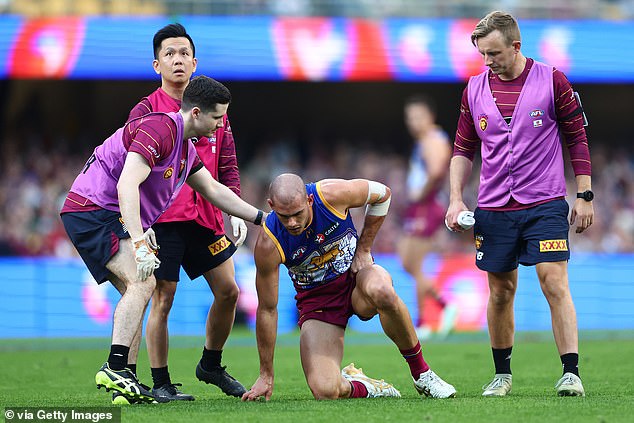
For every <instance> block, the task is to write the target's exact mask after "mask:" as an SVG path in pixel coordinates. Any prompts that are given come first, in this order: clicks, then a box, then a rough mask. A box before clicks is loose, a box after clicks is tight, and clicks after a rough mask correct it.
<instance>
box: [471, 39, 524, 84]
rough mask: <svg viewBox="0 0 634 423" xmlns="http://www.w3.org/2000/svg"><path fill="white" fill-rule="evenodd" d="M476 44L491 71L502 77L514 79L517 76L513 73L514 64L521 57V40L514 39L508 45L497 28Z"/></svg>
mask: <svg viewBox="0 0 634 423" xmlns="http://www.w3.org/2000/svg"><path fill="white" fill-rule="evenodd" d="M476 44H477V46H478V51H479V52H480V54H481V55H482V57H483V59H484V65H485V66H488V67H489V69H491V72H493V73H494V74H496V75H499V76H500V77H501V78H502V79H512V78H513V77H516V76H517V75H514V74H513V71H514V68H513V66H514V65H515V64H516V61H517V59H518V57H519V56H518V53H519V51H520V45H521V43H520V42H519V41H513V42H512V43H511V45H507V42H506V40H505V39H504V36H503V35H502V33H501V32H500V31H498V30H495V31H493V32H491V33H490V34H489V35H487V36H486V37H481V38H478V39H477V40H476Z"/></svg>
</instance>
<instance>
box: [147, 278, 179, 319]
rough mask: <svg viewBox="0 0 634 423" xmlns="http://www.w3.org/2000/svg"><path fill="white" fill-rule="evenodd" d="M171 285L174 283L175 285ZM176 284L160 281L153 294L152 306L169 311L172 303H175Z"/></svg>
mask: <svg viewBox="0 0 634 423" xmlns="http://www.w3.org/2000/svg"><path fill="white" fill-rule="evenodd" d="M171 285H174V287H173V286H171ZM175 285H176V284H175V283H171V284H170V285H166V284H164V283H160V282H159V283H158V284H157V285H156V289H155V290H154V294H153V295H152V308H155V309H156V308H158V309H160V310H165V311H168V312H169V310H170V309H171V308H172V304H173V303H174V296H175V295H176V289H175Z"/></svg>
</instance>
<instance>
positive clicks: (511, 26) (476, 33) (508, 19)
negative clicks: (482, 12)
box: [471, 10, 522, 46]
mask: <svg viewBox="0 0 634 423" xmlns="http://www.w3.org/2000/svg"><path fill="white" fill-rule="evenodd" d="M495 30H498V31H500V32H501V33H502V35H503V36H504V39H505V40H506V42H507V45H509V46H510V45H511V43H512V42H513V41H522V37H521V35H520V27H519V25H518V24H517V21H516V20H515V18H514V17H513V16H512V15H511V14H509V13H506V12H500V11H499V10H496V11H494V12H491V13H489V14H488V15H486V16H485V17H484V18H482V19H481V20H480V22H478V24H477V25H476V27H475V29H474V30H473V32H472V33H471V43H472V44H473V45H474V46H475V45H476V40H477V39H478V38H482V37H486V36H487V35H489V34H490V33H492V32H493V31H495Z"/></svg>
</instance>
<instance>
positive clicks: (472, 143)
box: [446, 11, 594, 396]
mask: <svg viewBox="0 0 634 423" xmlns="http://www.w3.org/2000/svg"><path fill="white" fill-rule="evenodd" d="M471 41H472V43H473V44H474V46H476V48H477V49H478V51H479V52H480V54H482V57H483V60H484V64H485V65H486V66H487V67H488V68H489V69H488V70H487V71H485V72H483V73H481V74H479V75H476V76H474V77H471V78H470V79H469V83H468V85H467V87H466V89H465V90H464V92H463V96H462V101H461V105H460V118H459V121H458V130H457V133H456V138H455V143H454V154H453V158H452V160H451V165H450V184H451V191H450V203H449V208H448V210H447V214H446V220H447V225H448V227H449V228H450V229H452V230H454V231H462V230H463V229H462V228H461V227H460V225H459V224H458V222H457V219H458V214H459V213H460V212H461V211H463V210H467V207H466V206H465V204H464V202H463V200H462V192H463V189H464V186H465V184H466V182H467V180H468V178H469V175H470V174H471V170H472V161H473V158H474V155H475V152H476V150H477V149H478V148H480V151H481V155H482V169H481V174H480V188H479V192H478V207H477V209H476V210H475V227H474V236H475V245H476V264H477V266H478V268H480V269H482V270H484V271H486V272H487V275H488V281H489V290H490V295H489V302H488V306H487V321H488V328H489V336H490V340H491V348H492V352H493V361H494V364H495V376H494V378H493V380H492V381H491V382H490V383H489V384H488V385H487V386H486V387H485V388H484V392H483V394H482V395H483V396H505V395H507V394H508V393H510V392H511V386H512V376H511V352H512V349H513V341H514V333H515V323H514V314H513V300H514V298H515V292H516V290H517V277H518V274H517V268H518V265H519V264H523V265H525V266H535V269H536V271H537V277H538V279H539V282H540V286H541V289H542V292H543V293H544V296H545V297H546V299H547V300H548V304H549V306H550V313H551V318H552V327H553V334H554V337H555V343H556V344H557V349H558V351H559V355H560V359H561V363H562V365H563V375H562V377H561V378H560V379H559V381H558V382H557V384H556V385H555V389H556V392H557V395H559V396H584V395H585V391H584V388H583V385H582V383H581V379H580V377H579V369H578V361H579V349H578V332H577V318H576V312H575V307H574V304H573V301H572V296H571V294H570V288H569V286H568V259H569V258H570V251H569V247H568V231H569V227H570V225H573V224H575V223H576V224H577V227H576V232H577V233H581V232H583V231H584V230H586V229H587V228H588V227H589V226H590V225H591V224H592V221H593V219H594V210H593V207H592V200H593V198H594V194H593V193H592V191H591V163H590V153H589V149H588V142H587V137H586V132H585V129H584V121H585V119H584V114H583V109H582V108H581V103H580V101H579V100H578V98H577V96H576V93H575V92H574V91H573V89H572V87H571V85H570V82H568V79H567V78H566V76H565V75H564V74H563V73H562V72H561V71H559V70H557V69H556V68H554V67H552V66H549V65H546V64H543V63H540V62H537V61H535V60H533V59H531V58H526V57H525V56H524V55H523V54H522V52H521V51H520V48H521V46H522V42H521V37H520V30H519V26H518V24H517V21H516V20H515V18H513V16H511V15H509V14H507V13H504V12H497V11H496V12H491V13H489V14H488V15H487V16H485V17H484V18H483V19H482V20H480V22H479V23H478V24H477V25H476V27H475V29H474V31H473V33H472V35H471ZM561 137H563V140H564V142H565V144H566V146H567V148H568V151H569V153H570V160H571V163H572V168H573V170H574V173H575V177H576V182H577V199H576V201H575V203H574V206H573V208H572V213H571V215H570V220H568V203H567V202H566V199H565V197H566V181H565V177H564V160H563V152H562V145H561V144H562V143H561V141H560V138H561Z"/></svg>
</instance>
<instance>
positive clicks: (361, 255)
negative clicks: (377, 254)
mask: <svg viewBox="0 0 634 423" xmlns="http://www.w3.org/2000/svg"><path fill="white" fill-rule="evenodd" d="M373 264H374V259H373V258H372V253H370V252H369V251H368V252H362V251H359V250H357V251H356V253H355V254H354V258H353V259H352V264H351V265H350V271H351V272H352V274H353V275H356V274H357V273H359V271H360V270H361V269H363V268H366V267H369V266H372V265H373Z"/></svg>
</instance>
